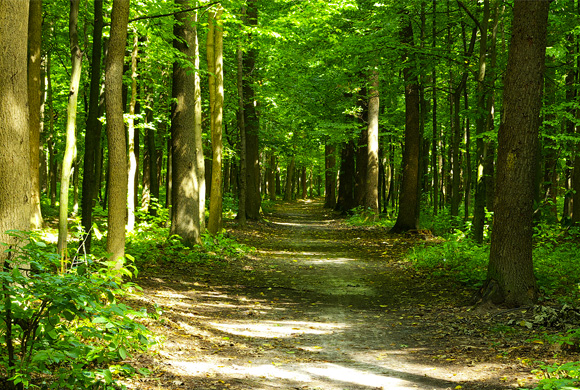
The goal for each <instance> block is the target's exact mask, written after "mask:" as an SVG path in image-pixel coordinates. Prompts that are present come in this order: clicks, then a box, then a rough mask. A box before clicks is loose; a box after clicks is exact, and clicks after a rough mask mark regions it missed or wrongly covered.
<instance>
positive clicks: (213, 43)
mask: <svg viewBox="0 0 580 390" xmlns="http://www.w3.org/2000/svg"><path fill="white" fill-rule="evenodd" d="M222 12H223V8H222V6H221V5H218V6H216V9H215V10H213V11H210V14H209V21H208V23H209V32H208V35H207V57H208V72H209V88H210V111H211V148H212V152H213V156H212V167H211V172H212V174H211V196H210V200H209V222H208V224H207V230H208V231H209V232H210V233H211V234H217V233H219V232H220V230H221V229H222V201H223V188H222V147H223V140H222V120H223V104H224V79H223V77H224V73H223V26H222V24H221V15H222Z"/></svg>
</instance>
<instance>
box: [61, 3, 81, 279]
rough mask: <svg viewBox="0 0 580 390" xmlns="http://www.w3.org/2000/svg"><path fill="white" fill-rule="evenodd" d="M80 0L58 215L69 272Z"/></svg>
mask: <svg viewBox="0 0 580 390" xmlns="http://www.w3.org/2000/svg"><path fill="white" fill-rule="evenodd" d="M79 4H80V0H71V2H70V18H69V26H68V27H69V38H70V49H71V78H70V87H69V97H68V106H67V120H66V146H65V152H64V157H63V160H62V168H61V179H60V204H59V214H58V245H57V251H58V254H59V255H61V257H62V261H61V272H64V271H65V267H66V261H67V253H66V247H67V245H66V244H67V242H66V241H67V236H68V190H69V184H70V177H71V173H72V164H73V161H74V158H75V152H76V124H77V123H76V122H77V101H78V96H79V84H80V80H81V61H82V52H81V48H80V46H79V36H78V30H77V27H78V16H79Z"/></svg>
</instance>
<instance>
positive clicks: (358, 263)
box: [128, 201, 562, 390]
mask: <svg viewBox="0 0 580 390" xmlns="http://www.w3.org/2000/svg"><path fill="white" fill-rule="evenodd" d="M265 217H266V219H265V220H263V221H261V222H254V223H249V224H248V226H247V227H245V228H240V227H238V226H237V225H236V224H234V223H233V222H229V223H228V225H227V230H228V234H230V235H231V236H233V237H235V238H236V239H237V240H238V241H239V242H241V243H244V244H246V245H249V246H252V247H255V248H256V250H255V252H254V253H253V254H252V255H251V256H249V257H247V258H244V259H243V260H233V261H227V262H223V263H213V264H207V265H199V264H171V263H163V262H160V263H159V264H158V265H152V266H151V267H148V268H146V269H144V270H143V271H142V272H141V276H140V279H139V280H138V284H139V285H140V286H141V287H142V288H143V294H142V295H141V296H139V297H138V298H135V299H136V302H134V303H133V304H134V305H142V306H145V307H148V308H149V309H151V310H153V308H154V307H157V310H158V311H159V312H160V313H161V315H160V318H159V320H155V321H151V322H150V323H149V324H148V326H149V327H150V328H151V329H152V331H153V332H155V333H156V334H158V335H160V336H162V337H163V338H164V339H165V341H164V342H163V343H162V344H161V345H160V346H159V347H157V348H156V349H155V350H154V351H153V352H152V353H147V354H143V355H140V356H138V357H136V358H135V360H134V361H133V362H132V363H133V364H134V365H137V366H145V367H148V368H149V369H150V370H151V375H150V376H149V377H144V378H134V379H132V380H131V382H130V383H128V385H129V387H131V388H136V389H163V390H169V389H220V390H221V389H231V390H234V389H235V390H241V389H264V390H265V389H304V390H306V389H308V390H315V389H319V390H344V389H349V390H355V389H356V390H359V389H360V390H363V389H511V388H518V387H527V388H533V387H534V383H535V381H536V379H535V377H534V375H533V374H532V373H531V369H532V365H531V363H532V362H533V361H535V360H543V361H547V362H548V361H550V359H552V358H553V356H554V355H555V354H558V353H562V351H557V350H554V349H553V347H551V346H549V345H546V343H543V342H541V341H539V339H538V338H536V337H535V333H533V332H532V331H530V330H528V329H527V327H525V326H506V325H505V324H506V323H507V321H508V320H509V319H510V318H515V319H516V321H517V320H519V318H520V317H521V318H524V317H525V315H526V313H527V312H526V310H525V309H521V310H516V311H514V310H510V311H507V310H501V309H496V308H486V309H485V310H482V309H473V308H472V307H470V306H465V302H467V301H469V298H470V296H471V295H472V294H473V290H469V289H466V288H465V287H462V286H459V285H457V284H455V283H453V282H450V281H449V280H447V279H436V278H433V277H431V276H430V275H428V274H425V273H421V272H419V271H417V270H416V269H415V268H413V267H411V266H410V264H409V263H408V262H407V261H405V260H404V255H405V253H406V252H407V251H408V250H410V249H411V248H413V247H414V246H416V245H418V244H419V242H424V239H425V237H424V236H423V235H408V236H401V235H389V234H388V233H387V230H386V229H384V228H367V227H353V226H349V225H347V224H346V223H345V222H344V220H343V219H341V218H340V217H338V216H337V214H335V213H333V212H332V211H329V210H326V209H324V208H323V207H322V204H321V203H320V202H317V201H304V202H296V203H276V204H275V206H274V209H273V210H272V212H271V213H268V214H266V216H265Z"/></svg>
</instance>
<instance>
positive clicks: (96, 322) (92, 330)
mask: <svg viewBox="0 0 580 390" xmlns="http://www.w3.org/2000/svg"><path fill="white" fill-rule="evenodd" d="M11 234H12V235H13V236H16V237H17V238H18V239H19V240H20V242H21V244H22V245H20V246H17V247H12V248H8V250H7V252H8V260H7V261H5V263H4V266H3V269H2V270H1V272H0V287H1V290H0V300H1V302H0V305H2V310H1V311H0V319H1V321H0V350H2V351H4V352H3V353H2V354H0V374H2V373H4V374H5V375H6V374H7V376H8V381H9V383H11V385H12V386H13V387H15V388H24V389H28V388H38V387H39V386H38V384H39V382H42V381H43V382H44V383H45V387H48V388H58V389H78V388H91V387H92V386H102V387H103V388H105V389H107V388H113V383H114V380H113V375H114V374H115V373H131V372H133V369H132V368H131V367H130V366H128V365H125V364H122V363H121V362H122V361H123V360H125V359H126V358H127V357H128V356H129V354H130V353H131V352H132V351H137V350H145V349H146V348H147V347H148V346H149V345H150V344H151V342H150V340H149V338H148V337H149V336H150V334H149V331H148V330H147V328H145V326H144V325H142V324H140V323H138V322H137V321H136V318H141V317H145V316H147V313H146V311H144V310H143V311H135V310H132V309H131V308H130V307H128V306H126V305H124V304H123V303H120V302H119V301H118V297H120V296H122V295H124V294H127V293H128V292H131V291H134V290H135V288H136V286H135V285H134V284H133V283H127V282H123V280H122V276H126V275H128V276H131V275H133V274H134V273H135V272H136V269H135V268H134V267H131V266H126V267H123V268H122V269H120V270H118V269H115V264H116V262H113V261H102V262H93V261H90V260H88V259H87V261H86V262H85V263H81V264H79V265H78V266H77V267H75V268H73V269H71V270H70V271H69V272H67V273H64V274H59V273H56V272H55V270H56V269H58V266H59V262H60V256H58V255H56V254H54V253H51V252H49V251H48V250H47V248H46V245H45V244H44V243H43V242H36V241H34V240H33V239H30V236H29V235H28V234H24V233H17V232H12V233H11ZM41 378H42V379H41Z"/></svg>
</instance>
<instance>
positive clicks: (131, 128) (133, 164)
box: [127, 30, 139, 232]
mask: <svg viewBox="0 0 580 390" xmlns="http://www.w3.org/2000/svg"><path fill="white" fill-rule="evenodd" d="M138 55H139V35H138V34H137V31H136V30H133V50H131V99H130V100H129V117H128V119H127V142H128V145H127V146H128V147H129V174H128V177H127V189H128V194H127V231H129V232H132V231H133V230H134V229H135V209H136V205H137V203H136V202H135V198H136V195H137V194H136V192H137V191H136V186H135V185H136V183H137V152H136V149H138V148H139V143H138V142H136V134H135V133H136V131H135V107H136V105H137V56H138Z"/></svg>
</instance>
